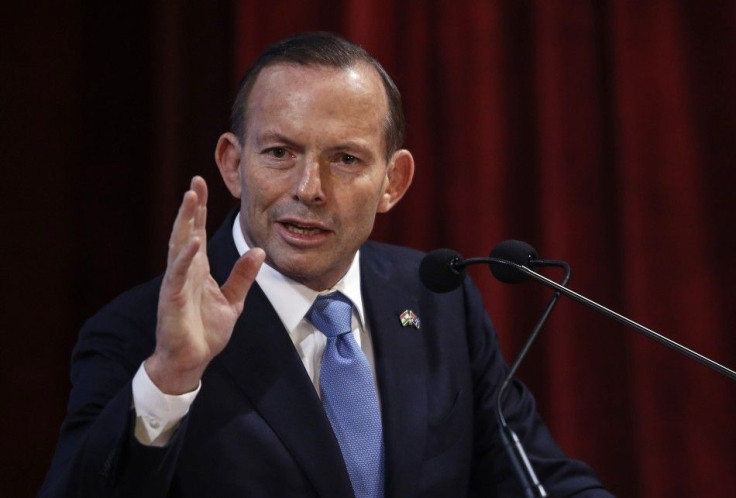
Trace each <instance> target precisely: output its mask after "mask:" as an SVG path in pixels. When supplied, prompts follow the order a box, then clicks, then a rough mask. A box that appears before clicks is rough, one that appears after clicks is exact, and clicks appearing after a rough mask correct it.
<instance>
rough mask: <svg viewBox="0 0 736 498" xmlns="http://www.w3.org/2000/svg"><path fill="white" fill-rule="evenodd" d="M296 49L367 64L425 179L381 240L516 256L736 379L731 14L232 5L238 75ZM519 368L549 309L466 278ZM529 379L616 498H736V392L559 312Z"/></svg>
mask: <svg viewBox="0 0 736 498" xmlns="http://www.w3.org/2000/svg"><path fill="white" fill-rule="evenodd" d="M303 30H331V31H335V32H338V33H340V34H342V35H344V36H347V37H348V38H350V39H352V40H354V41H357V42H358V43H360V44H362V45H364V46H365V47H366V48H367V49H368V50H369V51H370V52H371V53H372V54H373V55H375V56H376V57H377V58H378V59H379V60H380V61H381V62H382V63H383V64H384V65H385V67H386V68H387V70H388V71H389V73H391V74H392V75H393V76H394V77H395V79H396V81H397V83H398V85H399V87H400V89H401V90H402V93H403V96H404V103H405V109H406V112H407V119H408V142H407V147H408V148H409V149H410V150H412V151H413V153H414V155H415V158H416V160H417V165H418V170H417V176H416V180H415V184H414V186H413V188H412V190H411V191H410V193H409V195H408V196H407V197H406V198H405V199H404V200H403V201H402V203H401V204H400V205H399V206H398V207H397V209H396V210H395V211H394V212H393V213H390V214H388V215H386V216H384V217H383V218H382V219H380V220H379V224H378V226H377V228H376V231H375V236H376V237H377V238H380V239H383V240H387V241H390V242H394V243H399V244H405V245H409V246H414V247H418V248H421V249H432V248H436V247H444V246H448V247H452V248H455V249H457V250H459V251H460V252H461V253H463V254H464V255H466V256H478V255H485V254H487V253H488V251H489V250H490V249H491V248H492V247H493V246H494V245H495V244H496V243H498V242H500V241H501V240H504V239H508V238H520V239H523V240H526V241H528V242H530V243H532V244H533V245H534V246H535V247H536V248H537V249H538V251H539V252H540V254H541V255H542V256H543V257H546V258H550V259H564V260H566V261H568V262H570V263H571V264H572V266H573V270H574V271H573V278H572V280H571V284H570V287H571V288H573V289H576V290H578V291H580V292H582V293H584V294H587V295H589V296H591V297H592V298H593V299H596V300H598V301H600V302H601V303H603V304H605V305H608V306H610V307H612V308H614V309H616V310H617V311H620V312H622V313H624V314H627V315H629V316H631V317H633V318H634V319H635V320H637V321H640V322H641V323H643V324H645V325H647V326H648V327H650V328H653V329H655V330H658V331H661V332H663V333H664V334H665V335H668V336H669V337H671V338H673V339H675V340H676V341H679V342H681V343H683V344H685V345H686V346H689V347H691V348H694V349H696V350H697V351H700V352H702V353H703V354H706V355H708V356H711V357H713V358H715V359H716V360H717V361H719V362H723V363H725V364H726V365H730V366H736V344H735V343H734V339H732V331H733V328H734V325H735V324H736V312H734V311H733V306H730V305H729V304H730V301H731V296H732V295H733V292H732V291H731V286H732V282H733V281H734V277H735V276H736V264H734V263H733V262H732V258H733V254H734V246H735V245H736V238H734V236H733V235H732V234H731V232H732V230H733V222H734V213H736V200H735V199H734V196H733V195H732V193H731V192H730V190H731V185H730V184H731V183H732V182H731V180H732V179H733V178H734V175H733V174H732V173H731V169H732V165H731V164H729V163H731V162H732V161H733V157H734V152H736V146H735V145H734V144H736V98H735V97H734V95H733V94H734V91H736V69H734V67H735V65H734V64H733V60H734V59H733V55H732V53H733V51H734V49H736V7H735V6H734V3H732V2H728V1H722V2H717V1H709V2H673V1H671V0H662V1H612V2H580V1H562V0H546V1H544V2H518V1H508V2H489V1H472V0H460V1H453V2H425V1H418V0H414V1H405V2H397V1H389V0H383V1H377V2H365V1H361V0H355V1H347V2H334V1H327V0H325V1H321V2H289V1H279V0H271V1H269V2H268V3H267V4H266V3H264V2H258V1H247V0H242V1H240V2H239V3H238V13H237V30H236V33H237V35H236V41H237V45H236V51H237V52H236V53H237V59H236V66H237V68H238V71H236V73H239V72H240V70H242V69H244V68H245V67H247V65H248V64H249V63H250V62H252V60H253V59H254V57H255V56H256V55H257V54H258V53H259V52H260V51H261V50H262V49H263V47H264V46H265V45H267V44H268V43H271V42H273V41H276V40H278V39H280V38H282V37H284V36H286V35H288V34H290V33H293V32H296V31H303ZM473 276H474V278H476V280H477V281H478V283H479V285H480V287H481V289H482V291H483V293H484V296H485V298H486V302H487V306H488V309H489V311H490V312H491V314H492V317H493V318H494V320H495V322H496V325H497V326H498V328H499V330H500V334H501V338H502V341H503V342H504V348H505V351H506V354H507V357H509V358H512V357H513V356H514V355H515V353H516V351H517V350H518V348H519V346H520V344H521V342H522V341H523V339H524V338H525V336H526V335H527V334H528V332H529V330H530V329H531V326H532V325H533V322H534V321H535V320H536V317H537V316H538V314H539V313H540V312H541V308H542V307H543V304H544V300H545V299H546V298H547V297H548V293H546V292H545V291H543V290H540V289H536V288H534V287H533V286H532V285H531V284H525V285H522V286H519V287H518V288H510V287H504V286H502V285H501V284H498V283H495V282H492V281H491V277H490V276H489V275H488V272H486V271H485V270H475V271H474V273H473ZM521 376H522V378H523V379H524V380H525V381H526V382H527V383H528V384H529V385H530V386H531V387H532V389H533V391H534V392H535V394H536V396H537V398H538V401H539V404H540V409H541V411H542V412H543V415H544V417H545V419H546V421H547V422H548V424H549V425H550V428H551V430H552V432H553V433H554V435H555V436H556V438H557V439H558V441H559V442H560V444H561V445H562V446H563V447H564V448H565V449H566V451H567V452H568V453H570V454H571V455H574V456H576V457H579V458H582V459H584V460H586V461H588V462H589V463H590V464H591V465H593V467H594V468H595V469H596V470H597V471H598V472H599V474H600V475H601V478H602V479H603V480H604V482H605V483H606V484H607V485H608V486H609V487H610V488H611V490H612V491H614V492H615V493H616V494H617V495H619V496H632V497H633V496H642V497H676V496H682V497H690V496H724V495H726V494H728V491H729V490H731V491H732V492H733V490H736V452H735V451H734V449H735V448H736V426H734V424H733V423H731V421H730V415H731V414H732V413H734V409H735V408H736V384H735V383H734V382H732V381H728V380H726V379H724V378H722V377H721V376H719V375H718V374H717V373H715V372H713V371H711V370H709V369H707V368H706V367H704V366H702V365H700V364H698V363H696V362H694V361H693V360H691V359H688V358H685V357H682V356H680V355H678V354H677V353H675V352H673V351H671V350H668V349H666V348H664V347H663V346H661V345H659V344H656V343H654V342H653V341H651V340H649V339H645V338H643V337H641V336H639V335H638V334H637V333H635V332H633V331H631V330H629V329H626V328H624V327H623V326H622V325H619V324H618V323H611V322H610V321H608V320H605V319H603V318H601V317H598V316H597V315H595V314H594V313H592V312H591V311H588V310H587V309H585V308H582V307H581V306H579V305H577V304H574V303H571V302H566V303H562V304H561V305H560V306H559V307H558V309H557V310H556V311H555V314H554V315H553V317H552V319H551V322H550V324H549V325H548V326H547V328H546V329H545V330H544V331H543V336H542V339H541V340H540V342H539V343H538V344H536V346H535V348H534V350H533V354H532V356H531V357H530V358H529V359H528V360H527V362H526V366H525V367H524V369H523V371H522V374H521Z"/></svg>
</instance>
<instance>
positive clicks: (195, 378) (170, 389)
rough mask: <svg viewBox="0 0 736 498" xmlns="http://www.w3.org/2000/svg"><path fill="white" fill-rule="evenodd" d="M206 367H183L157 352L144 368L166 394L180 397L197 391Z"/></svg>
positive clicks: (146, 362)
mask: <svg viewBox="0 0 736 498" xmlns="http://www.w3.org/2000/svg"><path fill="white" fill-rule="evenodd" d="M206 366H207V365H206V364H205V365H196V366H193V367H182V366H181V365H178V364H177V363H176V362H174V361H171V360H170V359H169V358H166V357H165V355H163V354H160V353H158V352H155V353H154V354H153V355H152V356H151V357H149V358H148V359H147V360H146V361H144V362H143V368H145V370H146V374H147V375H148V377H149V378H150V379H151V382H153V383H154V384H155V386H156V387H157V388H158V389H159V390H160V391H161V392H162V393H164V394H170V395H180V394H186V393H190V392H192V391H195V390H196V389H197V387H199V382H200V380H201V379H202V374H203V373H204V370H205V368H206Z"/></svg>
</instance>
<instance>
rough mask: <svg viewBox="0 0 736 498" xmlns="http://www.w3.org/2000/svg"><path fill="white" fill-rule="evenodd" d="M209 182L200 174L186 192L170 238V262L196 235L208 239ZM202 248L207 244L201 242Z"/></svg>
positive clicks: (170, 262)
mask: <svg viewBox="0 0 736 498" xmlns="http://www.w3.org/2000/svg"><path fill="white" fill-rule="evenodd" d="M206 223H207V183H206V182H205V181H204V179H203V178H202V177H200V176H195V177H194V178H192V182H191V184H190V189H189V190H188V191H187V192H185V193H184V197H183V199H182V202H181V205H180V206H179V212H178V213H177V215H176V219H175V220H174V226H173V228H172V230H171V237H170V238H169V254H168V258H167V259H168V264H169V265H171V264H173V262H174V260H176V258H177V256H178V254H179V252H180V251H181V250H182V249H183V248H184V247H185V246H186V245H187V244H188V243H189V242H190V241H191V240H192V238H194V237H199V238H200V239H201V240H207V233H206V229H205V225H206ZM199 247H200V249H201V250H204V248H205V245H204V244H201V245H200V246H199Z"/></svg>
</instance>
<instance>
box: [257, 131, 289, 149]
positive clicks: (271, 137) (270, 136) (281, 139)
mask: <svg viewBox="0 0 736 498" xmlns="http://www.w3.org/2000/svg"><path fill="white" fill-rule="evenodd" d="M255 141H256V144H257V145H262V144H264V143H266V142H278V143H281V144H284V145H288V146H291V147H297V146H298V144H297V143H296V142H295V141H294V140H292V139H290V138H289V137H287V136H286V135H282V134H281V133H278V132H275V131H266V132H264V133H261V134H260V135H258V136H256V140H255Z"/></svg>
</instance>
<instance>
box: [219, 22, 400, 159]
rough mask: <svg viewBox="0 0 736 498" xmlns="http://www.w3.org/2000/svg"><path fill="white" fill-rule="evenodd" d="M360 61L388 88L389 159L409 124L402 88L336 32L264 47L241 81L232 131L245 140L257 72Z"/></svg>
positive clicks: (386, 127)
mask: <svg viewBox="0 0 736 498" xmlns="http://www.w3.org/2000/svg"><path fill="white" fill-rule="evenodd" d="M360 62H364V63H366V64H368V65H370V66H372V67H373V68H375V70H376V71H378V74H379V75H380V76H381V80H382V81H383V88H384V89H385V91H386V97H387V100H388V116H387V117H386V123H385V124H384V140H385V145H386V159H387V160H388V159H389V158H390V157H391V155H392V154H393V153H394V152H396V151H397V150H399V149H400V148H401V146H402V144H403V143H404V134H405V128H406V123H405V120H404V111H403V109H402V107H401V94H400V93H399V89H398V88H397V87H396V84H395V83H394V82H393V80H392V79H391V77H390V76H389V75H388V73H387V72H386V70H385V69H383V66H381V64H380V63H379V62H378V61H377V60H376V59H374V58H373V57H371V55H370V54H369V53H368V52H366V51H365V49H363V48H362V47H361V46H359V45H356V44H355V43H352V42H350V41H348V40H346V39H344V38H342V37H340V36H337V35H335V34H333V33H325V32H315V33H301V34H297V35H294V36H292V37H290V38H287V39H285V40H282V41H280V42H277V43H275V44H273V45H271V46H270V47H268V48H267V49H266V50H264V51H263V52H262V53H261V55H260V56H259V57H258V59H256V61H255V62H254V63H253V65H252V66H250V68H249V69H248V70H247V71H246V72H245V75H244V76H243V79H242V80H240V86H239V87H238V94H237V96H236V97H235V102H234V103H233V107H232V112H231V114H230V119H231V126H232V132H233V133H234V134H235V135H236V136H237V137H238V139H240V140H244V139H245V122H246V116H245V114H246V110H247V105H248V98H249V97H250V93H251V91H252V89H253V85H254V84H255V82H256V79H257V78H258V75H259V74H260V73H261V71H262V70H263V69H264V68H266V67H268V66H272V65H276V64H296V65H300V66H327V67H334V68H340V69H347V68H349V67H353V66H355V65H356V64H358V63H360Z"/></svg>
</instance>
